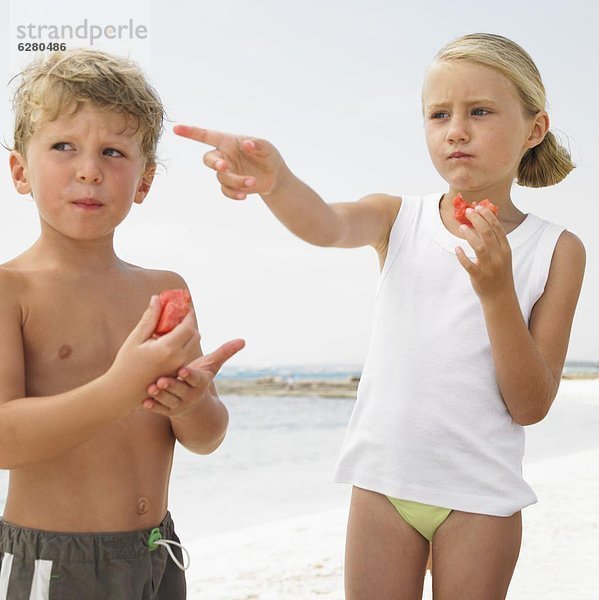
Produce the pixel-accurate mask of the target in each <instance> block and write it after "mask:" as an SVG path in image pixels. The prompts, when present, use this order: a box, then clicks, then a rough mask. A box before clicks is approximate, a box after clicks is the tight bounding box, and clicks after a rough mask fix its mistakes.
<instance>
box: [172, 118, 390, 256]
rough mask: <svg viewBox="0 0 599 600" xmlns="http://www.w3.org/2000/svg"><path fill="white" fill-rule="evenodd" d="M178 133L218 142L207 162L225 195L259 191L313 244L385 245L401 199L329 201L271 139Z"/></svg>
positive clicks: (194, 130) (285, 221)
mask: <svg viewBox="0 0 599 600" xmlns="http://www.w3.org/2000/svg"><path fill="white" fill-rule="evenodd" d="M175 133H178V134H179V135H182V136H185V137H189V138H191V139H194V140H196V141H199V142H203V143H205V144H209V145H211V146H214V150H211V151H210V152H207V153H206V154H205V156H204V163H205V164H206V165H207V166H208V167H210V168H212V169H214V170H215V171H216V172H217V178H218V180H219V182H220V184H221V189H222V191H223V193H224V194H225V195H226V196H228V197H229V198H232V199H233V200H244V199H245V198H246V197H247V195H248V194H253V193H258V194H260V195H261V196H262V198H263V200H264V202H265V203H266V204H267V206H268V207H269V208H270V210H271V211H272V212H273V214H274V215H275V216H276V217H277V219H279V221H281V223H282V224H283V225H285V227H287V229H289V230H290V231H291V232H292V233H294V234H295V235H297V236H299V237H300V238H302V239H303V240H305V241H306V242H309V243H310V244H315V245H318V246H336V247H340V248H354V247H357V246H368V245H369V246H373V247H374V248H376V249H377V250H378V251H379V254H380V253H381V252H384V251H385V249H386V244H387V240H388V237H389V232H390V230H391V227H392V225H393V222H394V220H395V217H396V216H397V212H398V211H399V207H400V204H401V199H399V198H395V197H392V196H387V195H385V194H372V195H369V196H366V197H364V198H362V199H360V200H359V201H358V202H343V203H338V204H327V203H326V202H325V201H324V200H323V199H322V198H321V197H320V196H319V195H318V194H317V193H316V192H315V191H314V190H312V189H311V188H310V187H308V186H307V185H306V184H305V183H303V182H302V181H300V180H299V179H298V178H297V177H296V176H295V175H294V174H293V173H292V172H291V171H290V170H289V168H288V167H287V165H286V164H285V162H284V161H283V158H282V156H281V155H280V153H279V152H278V150H277V149H276V148H275V147H274V146H273V145H272V144H270V143H269V142H267V141H266V140H259V139H255V138H249V137H243V136H234V135H230V134H226V133H221V132H217V131H209V130H206V129H198V128H196V127H188V126H183V125H178V126H177V127H175Z"/></svg>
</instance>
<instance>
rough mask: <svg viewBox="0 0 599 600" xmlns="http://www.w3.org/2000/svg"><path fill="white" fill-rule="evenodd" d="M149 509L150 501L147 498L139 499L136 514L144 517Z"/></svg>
mask: <svg viewBox="0 0 599 600" xmlns="http://www.w3.org/2000/svg"><path fill="white" fill-rule="evenodd" d="M149 508H150V501H149V500H148V499H147V498H140V499H139V500H138V501H137V514H138V515H145V514H146V513H147V512H148V509H149Z"/></svg>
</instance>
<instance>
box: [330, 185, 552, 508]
mask: <svg viewBox="0 0 599 600" xmlns="http://www.w3.org/2000/svg"><path fill="white" fill-rule="evenodd" d="M441 197H442V194H432V195H429V196H426V197H424V198H422V197H404V198H403V200H402V203H401V208H400V210H399V213H398V215H397V218H396V220H395V223H394V224H393V227H392V229H391V233H390V238H389V246H388V252H387V257H386V260H385V264H384V266H383V269H382V271H381V275H380V278H379V283H378V287H377V292H376V299H375V313H374V324H373V331H372V337H371V341H370V348H369V351H368V357H367V359H366V363H365V365H364V369H363V373H362V377H361V380H360V385H359V387H358V398H357V401H356V405H355V407H354V411H353V413H352V417H351V419H350V423H349V426H348V429H347V433H346V436H345V441H344V443H343V447H342V451H341V456H340V459H339V463H338V465H337V470H336V475H335V480H336V481H338V482H345V483H352V484H353V485H355V486H357V487H361V488H365V489H368V490H373V491H376V492H380V493H382V494H385V495H388V496H393V497H395V498H403V499H406V500H413V501H416V502H423V503H425V504H432V505H435V506H441V507H445V508H452V509H457V510H461V511H466V512H475V513H482V514H489V515H497V516H509V515H512V514H513V513H515V512H517V511H518V510H520V509H522V508H524V507H525V506H528V505H530V504H533V503H534V502H536V501H537V498H536V496H535V494H534V492H533V491H532V489H531V487H530V486H529V485H528V484H527V483H526V481H524V478H523V477H522V456H523V453H524V428H523V427H522V426H520V425H518V424H517V423H515V422H514V421H513V420H512V417H511V415H510V413H509V412H508V410H507V407H506V405H505V403H504V402H503V399H502V397H501V394H500V392H499V388H498V386H497V380H496V376H495V368H494V365H493V359H492V355H491V346H490V342H489V337H488V334H487V330H486V327H485V321H484V318H483V312H482V307H481V304H480V300H479V299H478V296H477V295H476V293H475V292H474V290H473V288H472V285H471V283H470V278H469V276H468V274H467V272H466V271H465V270H464V268H463V267H462V266H461V265H460V264H459V262H458V260H457V257H456V255H455V251H454V248H455V247H456V246H457V245H460V246H461V247H462V248H463V249H464V251H465V253H466V255H467V256H468V257H469V258H475V253H474V251H473V250H472V248H471V247H470V245H469V244H468V242H466V241H465V240H463V239H461V238H458V237H456V236H454V235H453V234H452V233H450V232H449V231H448V230H447V229H446V227H445V226H444V225H443V222H442V221H441V217H440V214H439V202H440V200H441ZM562 231H563V228H562V227H558V226H557V225H553V224H551V223H549V222H547V221H544V220H542V219H540V218H539V217H536V216H535V215H532V214H528V215H527V216H526V218H525V220H524V221H523V222H522V223H521V224H520V225H519V226H518V227H517V228H516V229H514V230H513V231H512V232H510V233H509V234H508V236H507V239H508V241H509V244H510V246H511V249H512V267H513V272H514V282H515V288H516V294H517V296H518V301H519V303H520V308H521V310H522V314H523V315H524V319H525V321H526V322H527V323H528V322H529V319H530V313H531V310H532V308H533V306H534V304H535V302H536V301H537V300H538V299H539V297H540V296H541V294H542V293H543V290H544V288H545V283H546V281H547V275H548V272H549V267H550V264H551V258H552V256H553V251H554V249H555V245H556V243H557V240H558V238H559V236H560V235H561V233H562Z"/></svg>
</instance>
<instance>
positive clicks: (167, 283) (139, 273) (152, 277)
mask: <svg viewBox="0 0 599 600" xmlns="http://www.w3.org/2000/svg"><path fill="white" fill-rule="evenodd" d="M125 264H126V266H127V267H128V268H129V269H131V272H132V274H133V276H134V277H137V278H139V279H140V280H141V279H143V280H145V282H147V283H148V285H149V286H151V287H152V288H163V289H173V288H181V287H187V283H186V282H185V279H183V277H182V276H181V275H179V273H176V272H175V271H166V270H164V269H147V268H145V267H140V266H137V265H132V264H129V263H125Z"/></svg>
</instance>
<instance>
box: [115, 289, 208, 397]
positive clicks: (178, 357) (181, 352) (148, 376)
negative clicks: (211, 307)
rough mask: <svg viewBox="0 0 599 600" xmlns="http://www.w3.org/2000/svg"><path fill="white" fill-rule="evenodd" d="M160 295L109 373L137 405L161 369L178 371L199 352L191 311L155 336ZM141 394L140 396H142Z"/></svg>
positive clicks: (198, 335) (145, 313)
mask: <svg viewBox="0 0 599 600" xmlns="http://www.w3.org/2000/svg"><path fill="white" fill-rule="evenodd" d="M160 311H161V307H160V302H159V301H158V296H152V298H151V300H150V305H149V306H148V308H147V309H146V311H145V312H144V314H143V315H142V317H141V319H140V320H139V322H138V323H137V325H136V326H135V327H134V328H133V330H132V331H131V333H130V334H129V336H128V337H127V339H126V340H125V341H124V342H123V345H122V346H121V347H120V349H119V351H118V353H117V355H116V358H115V359H114V362H113V364H112V366H111V367H110V369H109V370H108V372H107V373H106V375H107V376H108V377H110V378H111V379H112V380H113V381H114V385H116V386H118V387H119V388H122V389H126V390H129V391H128V394H129V395H130V396H131V400H132V402H134V403H136V404H135V405H136V406H138V405H139V404H138V403H139V402H140V400H141V399H143V397H144V396H143V394H144V390H145V389H146V387H147V385H148V381H153V380H155V379H156V378H157V377H159V376H160V374H162V373H173V374H174V373H176V372H177V369H178V368H179V367H180V366H181V365H182V364H186V363H187V361H189V360H190V359H191V357H193V356H197V354H198V348H199V341H200V334H199V332H198V330H197V327H196V325H195V322H194V318H193V311H190V312H189V313H188V314H187V315H186V316H185V318H184V319H183V320H182V321H181V323H179V325H177V326H176V327H175V328H174V329H173V330H172V331H171V332H169V333H167V334H165V335H163V336H161V337H158V338H157V337H156V336H155V335H154V330H155V329H156V325H157V323H158V319H159V318H160ZM140 396H141V398H140Z"/></svg>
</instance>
